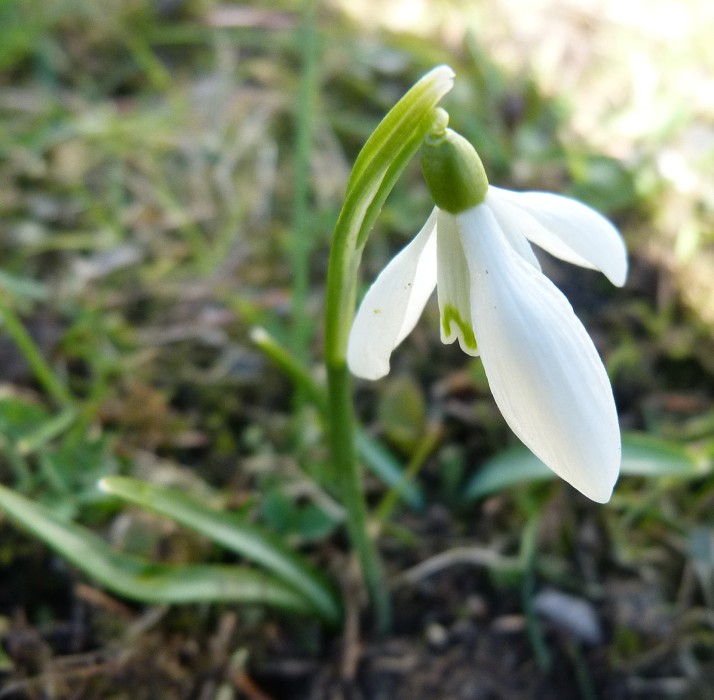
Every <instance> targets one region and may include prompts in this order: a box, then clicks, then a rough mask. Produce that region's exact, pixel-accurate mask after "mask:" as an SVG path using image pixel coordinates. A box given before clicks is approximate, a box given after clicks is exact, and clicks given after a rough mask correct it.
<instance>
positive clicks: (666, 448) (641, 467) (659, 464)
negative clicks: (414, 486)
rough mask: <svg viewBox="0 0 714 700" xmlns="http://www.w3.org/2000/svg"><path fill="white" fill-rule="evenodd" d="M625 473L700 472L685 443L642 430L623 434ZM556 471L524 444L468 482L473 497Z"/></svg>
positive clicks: (469, 495)
mask: <svg viewBox="0 0 714 700" xmlns="http://www.w3.org/2000/svg"><path fill="white" fill-rule="evenodd" d="M620 473H621V475H622V476H645V477H655V478H656V477H679V478H692V477H696V476H701V469H700V467H699V465H698V463H697V461H696V459H694V457H693V456H692V455H691V454H690V453H689V452H688V451H687V450H685V449H684V448H683V447H681V446H679V445H677V444H674V443H671V442H667V441H664V440H660V439H658V438H654V437H651V436H649V435H645V434H640V433H628V434H625V435H623V436H622V465H621V467H620ZM554 478H555V474H554V473H553V472H552V471H551V470H550V469H549V468H548V467H547V466H546V465H545V464H543V462H541V461H540V460H539V459H538V458H537V457H536V456H535V455H534V454H533V453H532V452H530V450H528V449H526V448H525V447H513V448H510V449H507V450H504V451H503V452H500V453H499V454H497V455H496V456H495V457H493V458H492V459H490V460H488V461H487V462H486V463H485V464H484V465H483V466H482V467H481V468H480V469H479V470H478V472H477V473H476V474H475V475H474V476H473V478H472V479H471V480H470V481H469V483H468V484H467V486H466V491H465V494H464V499H465V500H466V501H471V500H475V499H479V498H484V497H485V496H489V495H491V494H493V493H498V492H499V491H504V490H505V489H507V488H510V487H512V486H514V485H516V484H519V483H524V482H528V481H545V480H548V479H554Z"/></svg>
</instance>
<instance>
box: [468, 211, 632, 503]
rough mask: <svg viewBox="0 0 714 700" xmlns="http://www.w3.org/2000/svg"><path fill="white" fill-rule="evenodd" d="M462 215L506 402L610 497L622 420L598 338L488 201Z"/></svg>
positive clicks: (477, 322) (490, 368)
mask: <svg viewBox="0 0 714 700" xmlns="http://www.w3.org/2000/svg"><path fill="white" fill-rule="evenodd" d="M458 220H459V225H460V227H461V231H462V236H463V241H464V249H465V251H466V254H467V260H468V264H469V269H470V271H471V283H472V286H471V291H472V296H471V308H472V312H473V325H474V329H475V331H476V337H477V338H478V340H479V349H480V351H481V358H482V360H483V364H484V368H485V370H486V376H487V377H488V381H489V384H490V386H491V390H492V392H493V395H494V398H495V400H496V403H497V404H498V407H499V408H500V410H501V412H502V413H503V416H504V418H505V419H506V421H507V422H508V424H509V425H510V426H511V428H512V429H513V432H514V433H516V435H517V436H518V437H519V438H520V439H521V440H522V441H523V442H524V443H525V444H526V446H527V447H528V448H529V449H530V450H531V451H532V452H533V453H534V454H535V455H536V456H538V457H539V458H540V459H541V460H543V461H544V462H545V463H546V464H547V465H548V466H549V467H550V468H551V469H552V470H553V471H554V472H555V473H556V474H558V475H559V476H560V477H562V478H563V479H565V480H566V481H567V482H569V483H570V484H572V485H573V486H574V487H575V488H576V489H578V490H579V491H581V492H582V493H583V494H585V495H586V496H588V497H589V498H591V499H593V500H594V501H598V502H601V503H604V502H606V501H608V500H609V499H610V496H611V494H612V489H613V487H614V485H615V482H616V480H617V476H618V472H619V467H620V459H621V443H620V429H619V425H618V419H617V411H616V409H615V403H614V400H613V396H612V389H611V387H610V382H609V380H608V377H607V373H606V372H605V368H604V367H603V364H602V361H601V360H600V357H599V356H598V354H597V351H596V350H595V347H594V345H593V343H592V340H591V339H590V337H589V336H588V334H587V332H586V331H585V328H583V326H582V324H581V323H580V321H579V320H578V318H577V317H576V316H575V314H574V312H573V309H572V307H571V306H570V304H569V303H568V301H567V299H566V298H565V297H564V296H563V295H562V294H561V293H560V291H558V289H557V288H556V287H555V286H554V285H553V284H552V282H550V280H548V279H547V278H546V277H545V276H544V275H542V274H541V273H540V272H538V271H537V270H535V269H534V268H533V267H532V266H531V265H529V264H528V263H527V262H525V261H524V260H523V258H521V257H520V256H519V255H518V254H517V253H515V251H514V250H513V248H511V246H510V245H509V244H508V243H507V241H506V239H505V237H504V235H503V233H502V231H501V230H500V227H499V225H498V223H497V221H496V219H495V218H494V216H493V214H492V212H491V210H490V209H489V207H488V206H484V205H481V206H478V207H476V208H475V209H472V210H469V211H468V212H465V213H463V214H461V215H459V217H458Z"/></svg>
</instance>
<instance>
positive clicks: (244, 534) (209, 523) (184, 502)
mask: <svg viewBox="0 0 714 700" xmlns="http://www.w3.org/2000/svg"><path fill="white" fill-rule="evenodd" d="M100 487H101V488H102V490H104V491H106V492H107V493H110V494H112V495H114V496H117V497H119V498H122V499H123V500H125V501H129V502H130V503H134V504H135V505H138V506H141V507H142V508H146V509H147V510H150V511H152V512H154V513H160V514H161V515H165V516H166V517H168V518H171V520H173V521H175V522H177V523H179V524H181V525H183V526H184V527H187V528H189V529H191V530H193V531H194V532H198V533H200V534H201V535H203V536H205V537H207V538H209V539H210V540H212V541H214V542H216V543H217V544H220V545H222V546H223V547H225V548H226V549H230V550H231V551H233V552H236V553H238V554H240V555H241V556H243V557H245V558H246V559H249V560H250V561H252V562H254V563H256V564H259V565H260V566H262V567H264V568H265V569H267V570H268V571H270V572H271V573H272V574H274V575H275V576H277V577H278V578H279V579H280V580H282V581H283V582H285V583H286V584H288V585H289V586H291V587H292V588H293V589H295V590H296V591H298V592H299V593H300V594H301V595H303V596H304V597H305V598H306V599H307V600H309V601H310V603H311V604H312V606H313V607H314V608H315V609H316V610H318V611H319V612H320V614H321V615H322V617H324V618H325V619H327V620H330V621H332V622H337V621H338V620H339V619H340V616H341V613H340V606H339V603H338V601H337V597H336V595H335V593H334V591H333V589H332V587H331V586H330V584H329V582H328V580H327V579H326V578H325V577H324V576H323V575H322V574H321V573H320V572H318V571H316V570H315V569H314V568H313V567H311V566H310V565H309V564H308V563H307V562H306V561H305V559H304V558H303V557H301V556H300V555H298V554H297V553H296V552H294V551H292V550H291V549H289V548H288V547H286V545H285V544H284V543H283V542H282V540H280V539H278V538H277V537H275V536H273V535H272V534H271V533H268V532H265V531H264V530H262V529H260V528H258V527H256V526H255V525H252V524H250V523H245V522H242V521H241V520H239V519H238V518H237V517H235V516H233V515H231V514H230V513H226V512H223V511H220V510H215V509H213V508H210V507H208V506H206V505H204V504H203V503H201V502H199V501H197V500H195V499H193V498H191V497H190V496H188V495H186V494H185V493H183V492H182V491H178V490H176V489H171V488H166V487H164V486H157V485H155V484H149V483H146V482H144V481H139V480H138V479H131V478H129V477H122V476H110V477H106V478H105V479H102V480H101V481H100Z"/></svg>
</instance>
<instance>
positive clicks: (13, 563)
mask: <svg viewBox="0 0 714 700" xmlns="http://www.w3.org/2000/svg"><path fill="white" fill-rule="evenodd" d="M712 28H714V4H712V3H711V2H706V1H705V0H682V1H680V2H676V3H674V2H671V1H669V2H668V1H666V0H647V1H645V0H632V1H631V2H627V3H622V2H616V1H615V0H557V1H556V0H503V1H502V2H499V3H492V2H486V1H485V0H484V1H479V0H473V1H469V2H463V1H461V0H452V1H447V0H442V1H439V0H380V1H376V0H330V1H329V2H328V1H326V2H323V3H318V2H317V1H316V0H315V1H310V0H306V2H299V1H298V0H294V1H291V0H272V1H271V2H267V1H266V2H255V3H239V2H235V3H229V2H218V1H217V0H184V1H182V0H157V1H156V2H150V1H149V0H125V1H121V0H103V1H102V2H94V1H92V0H58V1H56V2H51V1H48V2H41V1H39V0H0V311H1V312H2V313H0V316H2V318H3V323H2V325H0V480H1V481H2V483H3V484H5V485H6V486H10V487H12V488H13V489H15V490H16V491H17V492H19V493H22V494H24V495H26V496H29V497H31V498H32V499H33V500H35V501H37V502H39V503H42V504H44V505H45V506H47V507H48V508H50V509H51V511H52V512H53V513H55V514H56V515H58V516H59V517H61V518H63V519H65V520H66V521H67V522H69V521H74V522H79V523H81V524H82V525H83V526H85V527H87V528H90V529H92V530H93V531H95V532H96V533H98V534H100V535H101V536H102V537H104V538H106V539H107V540H108V541H110V542H111V543H112V544H113V545H115V546H116V547H117V548H122V549H123V550H126V551H130V552H132V553H136V554H138V555H141V556H144V557H150V558H152V560H157V561H165V562H185V561H224V560H226V559H225V557H226V555H225V553H221V552H220V551H218V550H217V549H216V548H215V547H214V546H213V545H211V544H210V543H208V542H206V541H204V540H203V539H201V538H199V537H197V536H194V535H192V534H190V533H187V532H185V531H184V530H182V529H181V528H179V527H178V526H177V525H175V524H174V523H172V522H170V521H167V520H166V519H161V518H159V517H158V516H153V515H149V514H147V513H146V512H143V511H139V510H134V509H131V508H127V507H123V506H121V505H120V504H118V503H117V502H115V501H114V500H112V499H111V498H109V497H108V496H106V495H104V494H100V493H99V492H98V490H97V489H96V482H97V480H98V479H99V478H101V477H103V476H107V475H111V474H128V475H132V476H137V477H140V478H143V479H147V480H150V481H154V482H156V483H160V484H168V485H173V486H178V487H181V488H183V489H186V490H187V491H189V492H191V493H192V494H194V495H198V496H201V497H203V498H205V499H207V501H209V502H211V503H213V504H216V505H220V506H221V507H224V508H227V509H231V510H236V511H237V512H241V513H243V514H246V515H247V516H248V517H250V518H251V519H252V520H254V521H255V522H259V523H261V524H263V525H265V526H266V527H268V528H270V529H271V530H273V531H275V532H276V533H278V534H279V535H280V536H281V537H283V538H284V539H285V540H287V541H289V542H291V543H292V544H294V545H295V546H296V547H299V548H301V549H302V550H303V551H305V552H306V553H308V555H309V556H310V557H312V558H313V559H314V561H315V562H316V563H318V564H319V565H320V566H321V567H322V568H324V569H325V570H326V571H327V572H328V573H330V574H331V575H332V576H334V577H335V579H339V578H340V575H341V572H342V571H343V570H344V569H345V567H346V565H345V554H344V544H345V542H344V538H343V535H342V534H341V532H342V531H341V519H342V512H341V509H340V507H339V504H338V503H337V502H336V500H335V498H334V490H333V489H332V487H331V484H330V483H329V477H328V476H327V464H326V460H327V455H326V452H325V443H324V436H323V433H322V425H321V422H320V418H319V415H318V413H317V411H316V410H315V409H314V407H312V406H310V405H309V403H308V401H307V400H306V398H305V397H304V396H303V395H302V393H301V392H300V391H296V390H295V388H294V387H293V386H292V384H291V382H290V380H289V378H287V377H285V376H283V375H282V374H281V372H280V371H278V370H276V368H275V366H274V365H273V364H272V363H271V361H270V360H269V359H268V358H267V357H266V356H265V355H264V354H263V353H262V352H261V351H260V349H259V348H257V347H256V346H255V344H254V343H253V342H252V341H251V329H253V328H254V327H256V326H262V327H264V328H266V329H267V330H268V331H269V332H270V333H271V334H272V335H273V336H274V337H275V338H276V339H278V341H279V342H281V343H282V344H284V345H285V346H287V347H289V348H290V350H291V351H292V352H293V353H294V355H295V358H296V359H297V360H298V361H299V362H301V363H302V364H303V365H304V366H305V367H306V369H307V371H308V372H309V373H310V375H311V376H313V377H314V378H315V380H316V381H321V380H322V369H321V340H322V311H323V291H322V289H323V284H324V281H325V279H324V278H325V270H326V262H327V255H328V251H329V243H330V237H331V231H332V227H333V225H334V222H335V220H336V217H337V214H338V213H339V210H340V207H341V204H342V199H341V198H342V195H343V193H344V189H345V185H346V182H347V177H348V175H349V171H350V167H351V164H352V163H353V162H354V158H355V157H356V155H357V153H358V152H359V149H360V148H361V146H362V144H363V143H364V141H365V140H366V138H367V137H368V136H369V134H370V133H371V131H372V129H373V128H374V127H375V126H376V125H377V123H378V122H379V120H380V119H381V118H382V116H383V115H384V114H385V112H386V111H387V110H388V109H389V108H390V107H391V106H392V105H393V104H394V103H395V102H396V101H397V100H398V99H399V97H400V96H401V95H402V94H403V93H404V92H405V91H406V89H408V87H409V86H410V85H411V84H413V82H415V81H416V80H417V79H418V78H419V77H420V76H421V75H422V74H423V73H425V72H426V71H427V70H429V69H430V68H432V67H433V66H435V65H438V64H440V63H448V64H449V65H451V66H452V67H453V68H454V70H455V71H456V84H455V87H454V90H453V91H452V92H451V93H450V94H449V95H448V96H447V97H446V99H445V100H444V106H445V107H446V109H447V110H448V111H449V113H450V115H451V124H452V126H453V127H454V128H455V129H456V130H457V131H459V132H461V133H462V134H463V135H464V136H466V137H467V138H468V139H469V140H471V141H472V142H473V143H474V145H475V146H476V148H477V150H478V151H479V153H480V155H481V158H482V160H483V161H484V165H485V167H486V171H487V173H488V174H489V177H490V180H491V182H492V183H494V184H497V185H500V186H505V187H509V188H512V189H516V190H527V189H540V190H549V191H555V192H560V193H565V194H568V195H572V196H575V197H578V198H580V199H581V200H583V201H585V202H586V203H588V204H590V205H591V206H593V207H595V208H597V209H598V210H599V211H601V212H603V213H604V214H606V215H607V216H608V217H610V218H611V219H612V220H613V221H614V222H615V223H616V224H617V225H618V226H619V227H620V229H621V230H622V232H623V234H624V236H625V239H626V241H627V244H628V248H629V251H630V255H631V273H630V277H629V279H628V283H627V284H626V286H625V288H624V289H623V290H618V289H614V288H612V287H611V286H610V285H609V283H608V282H607V281H606V280H605V279H604V278H602V277H601V276H600V275H598V274H596V273H592V272H590V271H583V270H581V269H576V268H572V267H570V266H568V265H566V264H562V263H560V262H558V261H555V260H553V259H550V258H547V256H545V255H544V256H543V265H544V269H545V270H546V271H547V273H548V274H549V275H550V276H551V277H552V278H553V279H554V280H555V281H556V283H557V284H558V285H559V286H560V287H561V288H562V289H563V291H564V292H565V293H566V295H567V296H568V298H569V299H570V301H571V302H572V304H573V306H574V307H575V309H576V311H577V313H578V315H579V316H580V317H581V318H582V320H583V322H584V323H585V325H586V327H587V328H588V329H589V330H590V332H591V333H592V335H593V337H594V339H595V342H596V345H597V346H598V349H599V350H600V352H601V354H602V356H603V359H604V361H605V364H606V366H607V368H608V371H609V373H610V377H611V379H612V382H613V387H614V392H615V397H616V400H617V403H618V407H619V410H620V415H621V424H622V427H623V430H624V431H625V442H626V444H625V447H626V450H625V456H626V464H625V465H623V472H624V473H623V476H622V478H621V480H620V483H619V484H618V486H617V488H616V492H615V495H614V497H613V500H612V502H611V503H610V504H609V505H607V506H597V505H595V504H591V503H588V502H586V501H585V499H583V498H582V497H580V496H579V495H578V494H577V493H575V492H574V491H572V489H570V488H569V487H568V486H566V485H565V484H563V483H560V482H555V481H552V480H549V479H544V478H543V476H542V474H541V473H540V472H539V471H538V469H537V466H536V467H534V465H533V463H532V460H530V459H529V457H528V456H527V455H525V454H524V453H523V452H522V451H520V450H519V449H518V446H517V445H516V444H515V443H516V440H515V439H514V438H513V436H512V435H511V434H510V432H509V430H508V429H507V428H506V426H505V424H504V422H503V419H502V418H501V417H500V415H499V413H498V411H497V410H496V408H495V405H494V403H493V400H492V398H491V396H490V392H489V389H488V385H487V383H486V380H485V376H484V375H483V372H482V370H481V366H480V363H479V361H478V360H474V359H471V358H468V357H466V356H464V355H462V354H461V353H460V352H459V351H458V349H457V348H454V347H453V346H448V347H444V346H442V345H441V344H440V342H439V337H438V332H437V328H438V318H437V313H436V309H435V306H430V307H429V308H428V309H427V313H426V314H425V318H424V319H423V320H422V321H421V322H420V324H419V326H418V328H417V330H416V331H415V333H414V334H413V335H412V336H410V338H409V339H408V340H407V341H406V342H405V343H404V345H403V346H402V347H401V348H400V350H399V351H398V352H397V353H396V354H395V356H394V358H393V372H392V374H391V375H390V376H389V378H387V379H385V380H382V381H380V382H378V383H374V384H368V383H362V382H360V383H357V384H356V397H357V407H358V412H359V415H360V417H361V418H362V420H363V422H364V424H365V428H366V430H367V431H368V432H369V434H370V435H372V436H374V437H375V438H376V439H378V440H379V441H380V444H382V445H383V446H384V448H385V451H386V454H387V459H388V461H390V463H393V464H395V465H396V467H395V468H397V469H398V468H408V469H409V470H410V471H411V472H412V473H414V474H417V476H416V478H415V481H414V484H415V491H414V498H413V499H412V501H411V502H407V503H405V502H401V501H398V502H396V503H395V502H392V503H391V505H390V504H389V503H388V504H387V506H384V503H385V501H384V496H385V493H387V492H388V489H387V487H386V486H385V484H384V482H383V480H381V479H379V478H377V477H374V476H370V478H369V480H368V488H369V497H370V503H372V504H373V505H375V506H377V505H381V506H383V510H382V511H381V512H382V513H384V512H387V513H388V515H389V517H385V518H383V519H382V522H381V539H380V545H381V549H382V551H383V553H384V555H385V561H386V565H387V568H388V573H389V576H390V579H391V580H392V583H393V589H394V591H395V599H396V610H397V614H396V619H395V626H394V630H393V633H392V634H391V635H390V636H389V637H388V638H387V639H377V638H373V637H372V636H370V634H369V628H368V626H367V627H365V630H364V632H363V633H362V636H361V637H360V638H359V639H358V640H357V641H356V638H355V637H354V635H353V636H352V637H350V636H349V635H347V636H346V637H343V636H342V635H340V634H335V633H334V632H326V631H325V630H323V629H322V628H321V627H320V626H319V624H318V623H317V622H314V621H310V620H308V621H305V620H300V619H291V618H290V617H289V616H281V615H278V614H276V613H274V612H270V611H266V610H262V609H256V608H243V607H236V606H228V605H215V606H205V605H203V606H200V605H195V606H183V607H168V606H140V605H137V604H135V603H131V602H128V601H125V600H122V599H121V598H118V597H115V596H113V595H112V594H111V593H110V592H107V591H104V590H103V589H101V588H99V587H97V586H95V585H94V584H93V583H92V581H91V580H90V579H87V578H85V577H84V576H83V575H82V574H80V573H79V572H78V571H76V569H74V568H73V567H71V566H69V565H67V564H66V563H65V562H64V561H63V560H62V559H61V558H59V557H57V556H56V555H53V554H52V552H51V551H49V550H48V549H47V548H46V547H44V546H43V545H42V544H41V543H40V542H38V541H37V540H35V539H33V538H32V537H31V536H29V535H27V534H26V533H24V532H23V531H22V530H19V529H17V528H16V527H15V525H13V524H12V523H11V522H10V521H9V520H7V519H4V516H3V515H2V514H1V513H0V533H1V535H0V640H1V642H2V643H1V644H0V688H2V689H1V690H0V698H6V697H7V698H45V697H57V698H70V697H71V698H104V697H107V698H109V697H111V698H124V697H132V698H134V699H137V700H138V699H139V698H154V697H162V698H174V697H175V698H221V699H224V698H248V699H249V700H265V699H266V698H318V699H319V698H338V697H345V698H347V697H349V698H367V699H372V698H383V697H392V698H409V699H413V698H444V699H447V698H448V699H451V698H454V699H458V698H464V699H467V698H479V699H487V698H504V699H505V698H508V699H509V700H510V699H511V698H571V697H572V698H577V697H582V698H587V699H588V700H590V699H593V698H647V699H650V698H711V697H713V695H712V693H714V691H712V687H714V610H713V607H712V606H714V529H713V528H714V511H713V509H712V505H714V461H713V460H714V409H713V407H712V397H713V396H714V285H713V284H712V276H713V274H714V245H713V244H714V226H713V224H714V178H712V175H711V173H712V172H713V170H714V44H712V41H711V30H712ZM430 206H431V205H430V202H429V197H428V194H427V192H426V189H425V186H424V184H423V182H422V180H421V175H420V172H419V168H418V162H414V163H412V164H411V165H410V166H409V167H408V168H407V170H406V171H405V174H404V176H403V177H402V178H401V179H400V181H399V183H398V184H397V186H396V187H395V189H394V191H393V193H392V195H391V196H390V198H389V199H388V201H387V203H386V205H385V207H384V209H383V211H382V214H381V217H380V218H379V219H378V221H377V225H376V228H375V231H374V232H373V235H372V239H371V240H370V244H369V246H368V247H367V251H366V253H365V257H364V262H363V280H364V282H365V284H366V283H368V282H369V281H370V280H372V279H373V278H374V276H375V275H376V274H377V272H378V271H379V270H380V269H381V267H382V266H383V265H384V263H385V262H386V261H387V260H388V259H389V258H390V257H391V255H393V254H394V253H395V252H396V251H397V250H398V249H399V248H401V247H402V246H403V245H404V244H405V243H406V242H408V241H409V240H410V237H411V236H412V235H413V234H414V233H415V232H416V231H417V230H418V228H419V227H420V225H421V223H422V222H423V221H424V219H425V217H426V215H427V213H428V211H429V210H430ZM18 323H19V325H20V328H19V329H18V327H17V326H18ZM22 329H25V330H26V331H27V334H26V335H23V331H22ZM33 348H35V349H36V350H39V352H40V354H41V356H42V357H43V358H44V359H45V360H46V362H47V367H48V368H49V373H48V372H46V371H44V370H43V365H42V364H41V363H39V362H38V361H37V358H36V357H35V356H34V354H33ZM70 406H71V410H69V408H68V407H70ZM227 561H230V559H227ZM343 583H344V581H343Z"/></svg>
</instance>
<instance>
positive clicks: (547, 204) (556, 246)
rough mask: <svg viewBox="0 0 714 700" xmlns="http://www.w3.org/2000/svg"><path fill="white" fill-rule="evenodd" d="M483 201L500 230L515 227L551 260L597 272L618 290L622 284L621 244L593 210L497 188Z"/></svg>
mask: <svg viewBox="0 0 714 700" xmlns="http://www.w3.org/2000/svg"><path fill="white" fill-rule="evenodd" d="M486 201H487V202H488V203H489V205H492V208H493V211H494V214H495V216H496V219H497V221H498V222H499V224H501V226H502V227H504V228H505V227H507V226H517V227H519V228H520V229H521V231H522V233H523V234H524V235H525V236H526V237H527V238H528V239H529V240H530V241H532V242H533V243H535V244H536V245H539V246H540V247H541V248H543V249H544V250H547V251H548V252H549V253H550V254H551V255H555V256H556V257H557V258H561V259H562V260H565V261H567V262H570V263H573V264H575V265H580V266H582V267H589V268H593V269H595V270H600V271H601V272H603V273H604V274H605V276H606V277H607V278H608V279H609V280H610V281H611V282H612V283H613V284H615V285H617V286H618V287H621V286H622V285H623V284H625V279H626V278H627V249H626V248H625V242H624V241H623V239H622V236H621V235H620V232H619V231H618V230H617V229H616V228H615V227H614V226H613V225H612V224H611V223H610V222H609V221H608V220H607V219H606V218H605V217H604V216H602V215H601V214H598V212H596V211H595V210H594V209H591V208H590V207H588V206H586V205H585V204H582V203H581V202H578V201H576V200H575V199H571V198H570V197H563V196H562V195H558V194H552V193H550V192H510V191H509V190H503V189H500V188H498V187H489V189H488V195H487V199H486Z"/></svg>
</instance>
